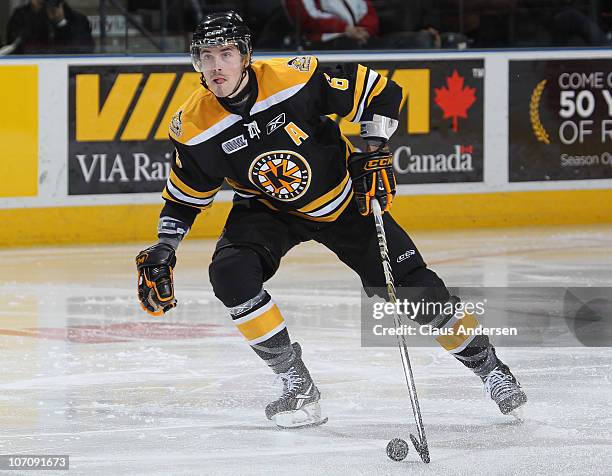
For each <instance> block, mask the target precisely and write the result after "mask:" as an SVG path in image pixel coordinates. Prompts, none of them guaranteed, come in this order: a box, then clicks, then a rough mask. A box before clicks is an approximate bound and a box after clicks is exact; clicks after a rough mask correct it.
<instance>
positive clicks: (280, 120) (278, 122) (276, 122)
mask: <svg viewBox="0 0 612 476" xmlns="http://www.w3.org/2000/svg"><path fill="white" fill-rule="evenodd" d="M284 124H285V113H284V112H281V113H280V114H279V115H278V116H276V117H275V118H274V119H272V120H271V121H270V122H268V124H266V132H267V133H268V135H270V134H272V133H273V132H274V131H275V130H276V129H278V128H279V127H280V126H283V125H284Z"/></svg>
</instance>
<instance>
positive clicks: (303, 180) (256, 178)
mask: <svg viewBox="0 0 612 476" xmlns="http://www.w3.org/2000/svg"><path fill="white" fill-rule="evenodd" d="M311 176H312V174H311V172H310V166H309V165H308V162H306V160H305V159H304V157H302V156H301V155H299V154H297V153H296V152H292V151H290V150H274V151H271V152H266V153H264V154H261V155H260V156H258V157H257V158H256V159H255V160H254V161H253V163H252V164H251V167H250V168H249V179H250V180H251V182H252V183H253V185H255V186H256V187H257V188H259V189H260V190H263V191H264V192H265V193H266V194H268V195H270V196H271V197H273V198H276V199H278V200H286V201H292V200H296V199H298V198H299V197H301V196H302V195H303V194H304V193H305V192H306V190H308V186H309V185H310V177H311Z"/></svg>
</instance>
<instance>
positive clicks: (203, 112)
mask: <svg viewBox="0 0 612 476" xmlns="http://www.w3.org/2000/svg"><path fill="white" fill-rule="evenodd" d="M239 120H240V116H237V115H236V114H231V113H230V112H228V111H226V110H225V109H224V108H223V106H221V104H220V103H219V101H218V100H217V98H216V97H215V95H214V94H213V93H211V92H210V91H209V90H208V89H206V88H204V87H199V88H198V89H197V90H195V91H194V92H193V93H192V94H191V96H189V98H188V99H187V101H185V103H184V104H183V105H182V106H181V107H180V109H179V110H178V111H177V113H176V114H175V115H174V116H173V117H172V120H171V121H170V137H171V138H173V139H174V140H176V141H177V142H180V143H181V144H185V145H195V144H199V143H201V142H204V141H205V140H207V139H209V138H211V137H213V136H215V135H217V134H219V133H220V132H222V131H223V130H224V129H227V128H228V127H230V126H231V125H233V124H235V123H236V122H238V121H239Z"/></svg>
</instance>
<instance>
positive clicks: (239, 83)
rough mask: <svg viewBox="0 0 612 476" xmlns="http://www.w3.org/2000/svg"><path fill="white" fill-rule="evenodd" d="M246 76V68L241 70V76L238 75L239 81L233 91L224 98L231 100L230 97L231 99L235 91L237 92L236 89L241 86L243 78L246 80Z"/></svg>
mask: <svg viewBox="0 0 612 476" xmlns="http://www.w3.org/2000/svg"><path fill="white" fill-rule="evenodd" d="M246 75H247V70H246V68H244V69H243V70H242V74H241V75H240V80H239V81H238V82H237V83H236V87H235V88H234V90H233V91H232V92H231V93H229V94H228V95H227V96H225V97H228V98H231V97H232V95H233V94H234V93H235V92H236V91H238V88H239V87H240V85H241V84H242V81H244V78H246Z"/></svg>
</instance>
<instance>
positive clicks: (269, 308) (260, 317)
mask: <svg viewBox="0 0 612 476" xmlns="http://www.w3.org/2000/svg"><path fill="white" fill-rule="evenodd" d="M229 312H230V315H231V316H232V320H233V321H234V324H235V325H236V327H237V328H238V330H239V331H240V333H241V334H242V335H243V336H244V338H245V339H246V340H247V341H248V342H249V344H250V346H251V348H252V349H253V350H254V351H255V353H256V354H257V355H259V357H261V358H262V359H263V360H264V362H266V364H268V366H269V367H270V368H271V369H272V371H274V373H282V372H286V371H287V370H289V368H290V367H291V365H292V364H293V362H294V361H295V358H296V355H295V352H294V350H293V347H292V346H291V340H290V339H289V332H288V331H287V327H286V324H285V320H284V319H283V316H282V314H281V312H280V310H279V309H278V306H277V305H276V304H275V303H274V301H273V300H272V298H271V297H270V295H269V294H268V293H267V292H266V291H265V290H263V289H262V290H261V291H260V292H259V294H257V296H255V297H254V298H251V299H249V300H248V301H246V302H244V303H242V304H239V305H238V306H234V307H231V308H229Z"/></svg>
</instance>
